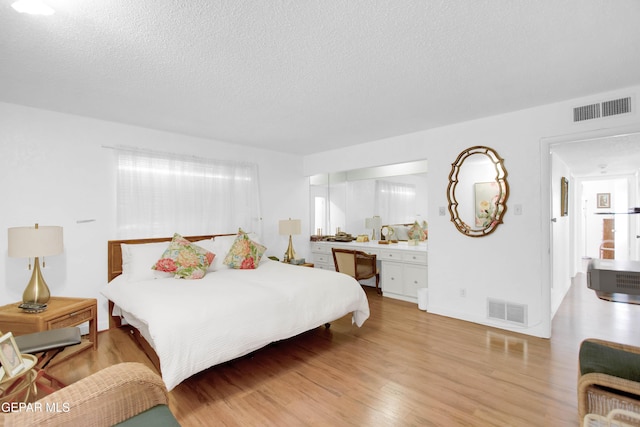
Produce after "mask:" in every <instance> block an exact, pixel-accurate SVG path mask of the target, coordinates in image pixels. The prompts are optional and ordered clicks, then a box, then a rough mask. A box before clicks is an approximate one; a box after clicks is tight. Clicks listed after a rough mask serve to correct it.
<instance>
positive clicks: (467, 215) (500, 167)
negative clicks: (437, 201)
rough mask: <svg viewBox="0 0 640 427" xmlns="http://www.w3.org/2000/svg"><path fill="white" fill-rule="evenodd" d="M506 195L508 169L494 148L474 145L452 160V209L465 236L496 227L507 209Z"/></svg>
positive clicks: (450, 185)
mask: <svg viewBox="0 0 640 427" xmlns="http://www.w3.org/2000/svg"><path fill="white" fill-rule="evenodd" d="M463 165H464V168H463V167H462V166H463ZM507 197H509V184H508V183H507V171H506V169H505V168H504V161H503V160H502V159H501V158H500V156H498V153H496V151H495V150H493V149H491V148H489V147H483V146H475V147H471V148H468V149H466V150H464V151H463V152H462V153H460V155H459V156H458V158H457V159H456V161H455V162H454V163H452V164H451V173H450V174H449V185H448V186H447V200H448V201H449V213H450V214H451V221H452V222H453V223H454V224H455V226H456V228H457V229H458V231H459V232H461V233H462V234H464V235H465V236H469V237H482V236H486V235H488V234H491V233H492V232H493V231H495V229H496V228H497V227H498V225H499V224H501V223H502V218H503V216H504V213H505V212H506V210H507Z"/></svg>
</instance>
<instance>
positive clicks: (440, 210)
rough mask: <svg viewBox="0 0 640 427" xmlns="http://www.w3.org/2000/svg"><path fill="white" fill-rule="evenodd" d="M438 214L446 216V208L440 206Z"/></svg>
mask: <svg viewBox="0 0 640 427" xmlns="http://www.w3.org/2000/svg"><path fill="white" fill-rule="evenodd" d="M438 214H439V215H440V216H445V214H446V211H445V207H444V206H440V207H439V208H438Z"/></svg>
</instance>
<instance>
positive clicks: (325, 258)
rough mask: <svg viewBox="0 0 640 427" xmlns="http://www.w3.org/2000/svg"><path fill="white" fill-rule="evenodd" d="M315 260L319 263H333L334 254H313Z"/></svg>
mask: <svg viewBox="0 0 640 427" xmlns="http://www.w3.org/2000/svg"><path fill="white" fill-rule="evenodd" d="M313 262H315V263H319V264H331V265H333V255H332V254H319V253H314V254H313Z"/></svg>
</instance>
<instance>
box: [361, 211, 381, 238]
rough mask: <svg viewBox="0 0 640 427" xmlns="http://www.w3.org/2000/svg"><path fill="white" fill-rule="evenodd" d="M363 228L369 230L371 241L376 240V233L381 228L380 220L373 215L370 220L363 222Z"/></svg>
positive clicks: (377, 235) (377, 236)
mask: <svg viewBox="0 0 640 427" xmlns="http://www.w3.org/2000/svg"><path fill="white" fill-rule="evenodd" d="M364 226H365V228H368V229H371V230H372V231H371V240H377V239H378V238H379V236H380V235H379V234H378V231H379V230H380V227H382V220H381V219H380V217H379V216H377V215H375V216H373V217H372V218H366V219H365V220H364Z"/></svg>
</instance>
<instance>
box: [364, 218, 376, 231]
mask: <svg viewBox="0 0 640 427" xmlns="http://www.w3.org/2000/svg"><path fill="white" fill-rule="evenodd" d="M364 228H368V229H369V228H375V227H374V225H373V218H365V219H364Z"/></svg>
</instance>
